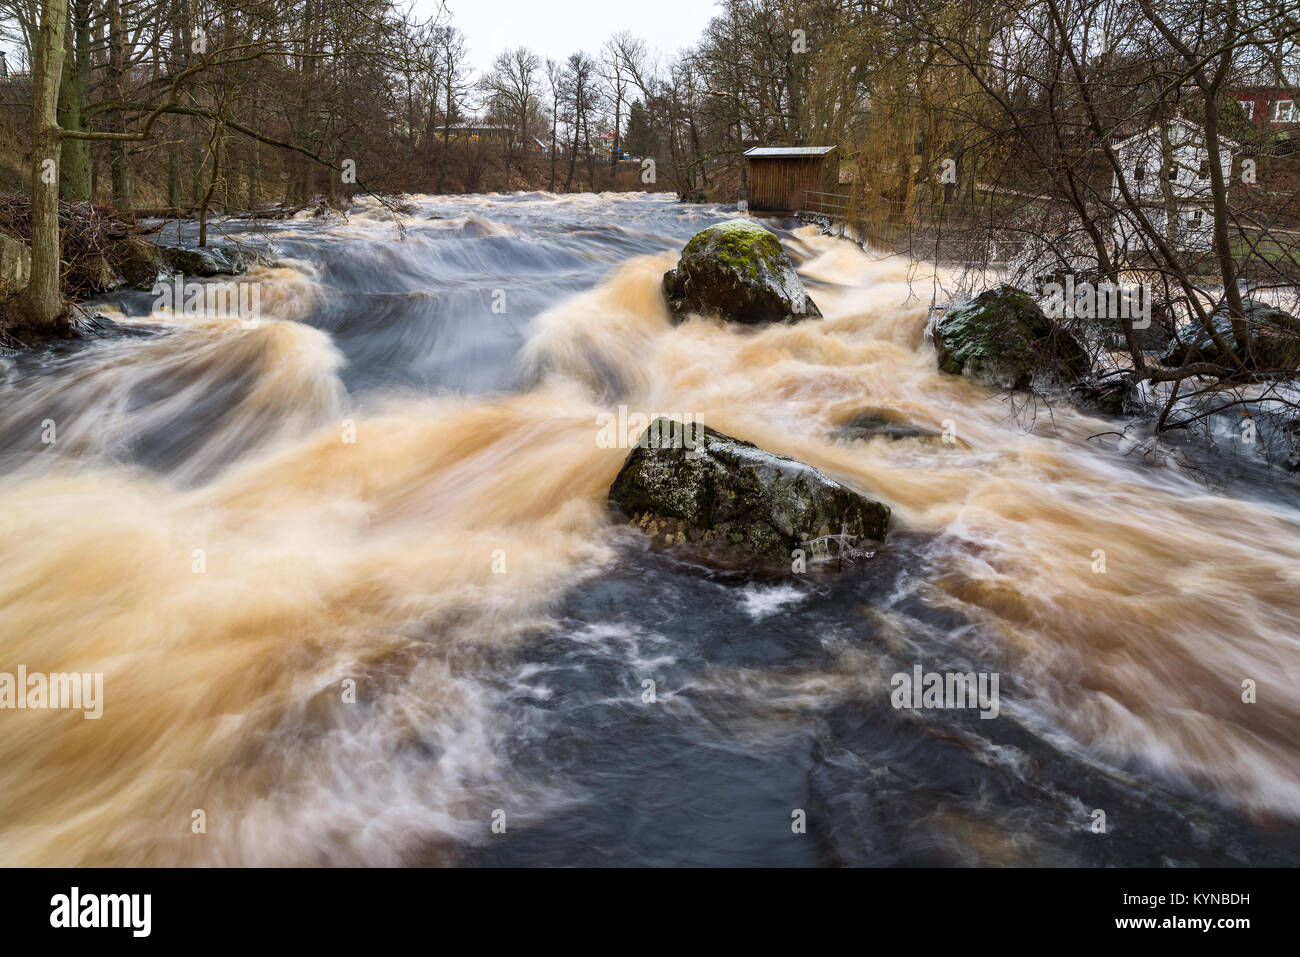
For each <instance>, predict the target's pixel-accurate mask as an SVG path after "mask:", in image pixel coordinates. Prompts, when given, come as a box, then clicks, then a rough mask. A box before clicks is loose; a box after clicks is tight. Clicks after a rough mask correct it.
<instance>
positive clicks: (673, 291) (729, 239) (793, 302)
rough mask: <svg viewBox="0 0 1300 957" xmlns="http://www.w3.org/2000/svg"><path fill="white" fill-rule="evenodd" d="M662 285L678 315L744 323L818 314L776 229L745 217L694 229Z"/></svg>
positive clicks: (669, 305)
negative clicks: (719, 317) (783, 247)
mask: <svg viewBox="0 0 1300 957" xmlns="http://www.w3.org/2000/svg"><path fill="white" fill-rule="evenodd" d="M663 284H664V295H665V296H666V297H667V299H668V308H669V309H671V310H672V312H673V315H674V316H675V317H677V318H678V319H684V318H685V317H686V316H687V315H689V314H690V313H698V314H700V315H706V316H721V317H722V318H723V319H729V320H731V321H733V322H745V323H760V322H796V321H798V320H800V319H807V318H809V317H813V318H821V311H820V310H819V309H818V308H817V304H816V303H814V302H813V301H812V297H811V296H809V295H808V292H807V290H806V289H804V286H803V283H802V282H801V281H800V280H799V276H798V274H797V273H796V272H795V270H794V264H793V263H792V262H791V261H790V257H788V256H787V255H786V254H785V252H784V251H783V250H782V249H781V241H780V240H779V239H777V238H776V234H775V233H773V232H772V231H771V230H768V229H765V228H764V227H763V226H761V225H760V224H758V223H756V222H754V221H753V220H750V219H730V220H727V221H726V222H723V223H717V224H715V225H713V226H710V227H708V228H707V229H703V230H701V231H700V232H698V233H696V234H695V235H694V236H693V237H692V238H691V241H690V242H688V243H687V244H686V247H685V248H684V249H683V250H682V257H681V260H680V261H679V262H678V263H677V266H676V267H675V268H673V269H670V270H668V272H666V273H664V282H663Z"/></svg>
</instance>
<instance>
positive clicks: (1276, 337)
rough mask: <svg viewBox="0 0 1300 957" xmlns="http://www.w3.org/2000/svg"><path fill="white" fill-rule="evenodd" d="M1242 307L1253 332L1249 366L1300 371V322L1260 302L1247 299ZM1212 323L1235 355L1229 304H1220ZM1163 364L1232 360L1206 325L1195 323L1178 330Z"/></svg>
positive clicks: (1269, 369)
mask: <svg viewBox="0 0 1300 957" xmlns="http://www.w3.org/2000/svg"><path fill="white" fill-rule="evenodd" d="M1242 307H1243V309H1244V311H1245V313H1246V321H1247V323H1248V324H1249V330H1250V333H1249V334H1250V353H1251V355H1250V357H1249V361H1246V367H1247V368H1250V369H1257V370H1260V371H1264V372H1290V371H1293V370H1294V369H1296V368H1300V319H1297V318H1296V317H1295V316H1293V315H1291V314H1290V313H1289V312H1283V311H1282V310H1281V309H1278V308H1277V307H1276V306H1270V305H1269V304H1268V303H1265V302H1260V301H1258V300H1256V299H1246V300H1244V301H1243V302H1242ZM1210 323H1211V325H1212V326H1213V327H1214V331H1215V332H1217V333H1219V335H1220V336H1221V338H1222V339H1223V340H1224V342H1225V343H1226V344H1227V345H1228V347H1229V348H1230V349H1231V350H1232V351H1233V353H1234V354H1235V353H1236V352H1237V351H1238V349H1237V342H1236V339H1235V338H1234V334H1233V331H1232V319H1231V318H1230V316H1229V312H1228V307H1227V305H1226V304H1222V303H1221V304H1220V305H1219V307H1218V309H1216V310H1215V312H1214V314H1213V315H1212V316H1211V317H1210ZM1160 361H1161V362H1162V363H1164V364H1165V365H1168V366H1181V365H1183V364H1184V363H1187V362H1222V363H1224V364H1227V363H1228V361H1229V360H1228V358H1227V357H1226V356H1222V355H1220V353H1219V347H1218V346H1217V345H1215V343H1214V340H1213V339H1212V338H1211V337H1210V336H1209V335H1208V334H1207V333H1206V332H1205V327H1204V325H1203V324H1202V323H1201V322H1200V321H1198V320H1194V321H1192V322H1188V323H1185V324H1183V325H1182V326H1180V327H1179V328H1178V330H1177V331H1176V332H1175V333H1174V342H1173V343H1172V344H1171V345H1170V347H1169V349H1168V350H1167V351H1166V352H1165V354H1164V355H1162V356H1161V357H1160Z"/></svg>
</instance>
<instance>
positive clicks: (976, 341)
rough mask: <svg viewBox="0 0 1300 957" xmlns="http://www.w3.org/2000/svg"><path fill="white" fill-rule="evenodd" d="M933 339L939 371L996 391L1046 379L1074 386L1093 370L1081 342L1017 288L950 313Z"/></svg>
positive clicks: (997, 291) (988, 293)
mask: <svg viewBox="0 0 1300 957" xmlns="http://www.w3.org/2000/svg"><path fill="white" fill-rule="evenodd" d="M933 338H934V345H935V348H936V349H937V350H938V352H939V368H940V369H941V370H943V371H944V372H948V373H951V374H953V375H964V376H966V377H967V378H970V379H973V380H975V381H976V382H979V383H980V384H982V385H985V386H988V387H989V388H992V389H1025V388H1028V387H1029V386H1030V385H1031V384H1032V383H1033V382H1034V381H1035V380H1036V379H1042V378H1049V379H1058V380H1062V381H1065V382H1072V381H1074V380H1076V379H1078V378H1080V377H1082V376H1083V375H1084V374H1086V373H1087V371H1088V368H1089V365H1090V362H1089V360H1088V354H1087V352H1086V351H1085V350H1084V348H1083V346H1082V345H1081V344H1080V343H1079V341H1078V340H1077V339H1075V338H1074V337H1073V336H1072V335H1070V334H1069V333H1068V332H1066V331H1065V329H1063V328H1062V327H1061V326H1059V325H1058V324H1056V323H1054V322H1053V321H1052V320H1051V319H1049V318H1047V316H1046V315H1045V314H1044V313H1043V310H1042V309H1040V308H1039V307H1038V304H1037V303H1035V302H1034V300H1033V298H1032V297H1031V296H1030V295H1029V294H1028V293H1026V292H1024V291H1022V290H1020V289H1017V288H1015V287H1014V286H1008V285H1002V286H999V287H997V288H996V289H989V290H986V291H985V292H982V293H980V294H979V295H978V296H977V297H976V298H975V299H974V300H972V301H971V302H968V303H966V304H964V305H961V306H958V307H957V308H955V309H950V310H949V311H948V312H947V313H945V314H944V315H943V316H942V317H941V318H940V319H939V320H938V322H936V323H935V326H934V332H933Z"/></svg>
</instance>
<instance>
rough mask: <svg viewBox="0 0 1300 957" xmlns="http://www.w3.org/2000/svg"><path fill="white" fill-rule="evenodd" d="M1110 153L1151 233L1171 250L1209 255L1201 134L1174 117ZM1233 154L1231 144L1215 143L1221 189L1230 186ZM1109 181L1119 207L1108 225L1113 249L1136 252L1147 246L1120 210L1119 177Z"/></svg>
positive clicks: (1209, 211)
mask: <svg viewBox="0 0 1300 957" xmlns="http://www.w3.org/2000/svg"><path fill="white" fill-rule="evenodd" d="M1162 127H1163V128H1162ZM1114 149H1115V155H1116V157H1117V159H1118V160H1119V166H1120V169H1121V170H1122V172H1123V175H1124V183H1125V185H1126V186H1127V187H1128V190H1129V193H1130V194H1131V195H1132V196H1133V197H1134V198H1135V199H1136V200H1137V202H1138V205H1139V207H1140V208H1141V209H1142V212H1143V213H1144V214H1145V216H1146V218H1147V220H1148V221H1149V222H1150V223H1151V225H1152V226H1153V227H1155V229H1156V231H1157V232H1159V233H1160V235H1161V236H1162V237H1163V238H1164V239H1165V240H1166V241H1168V242H1170V243H1171V245H1173V246H1174V248H1176V249H1182V250H1201V249H1210V248H1211V247H1212V245H1213V237H1214V212H1213V202H1212V200H1211V198H1210V154H1209V151H1208V150H1207V149H1206V148H1205V132H1204V131H1203V130H1202V129H1201V128H1200V127H1199V126H1197V125H1196V124H1195V123H1192V122H1189V121H1188V120H1185V119H1183V118H1181V117H1176V118H1174V119H1172V120H1169V121H1167V122H1165V123H1164V124H1157V125H1155V126H1152V127H1151V128H1150V129H1147V130H1145V131H1143V132H1141V133H1136V134H1133V135H1132V136H1127V137H1124V138H1123V139H1119V140H1117V141H1116V142H1115V147H1114ZM1239 149H1240V147H1239V146H1238V144H1236V143H1234V142H1232V141H1231V140H1225V139H1223V138H1220V139H1219V163H1220V166H1221V168H1222V170H1223V179H1224V182H1225V183H1229V182H1231V178H1232V158H1233V156H1234V155H1235V154H1236V152H1237V151H1238V150H1239ZM1111 180H1112V196H1111V198H1112V200H1114V201H1115V202H1116V203H1118V204H1119V205H1120V211H1119V212H1118V214H1117V215H1116V218H1115V224H1114V239H1115V245H1116V246H1117V247H1118V248H1119V250H1120V251H1124V250H1127V251H1129V252H1140V251H1141V250H1143V249H1145V248H1147V246H1148V245H1149V242H1150V241H1149V240H1147V239H1146V238H1145V236H1144V234H1143V233H1142V231H1141V229H1140V228H1139V226H1138V223H1137V218H1136V216H1135V215H1134V214H1133V212H1132V211H1131V210H1129V209H1127V208H1126V204H1124V201H1123V199H1122V195H1121V192H1120V174H1119V173H1115V174H1114V175H1113V176H1112V178H1111Z"/></svg>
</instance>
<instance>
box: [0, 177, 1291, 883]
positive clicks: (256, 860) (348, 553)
mask: <svg viewBox="0 0 1300 957" xmlns="http://www.w3.org/2000/svg"><path fill="white" fill-rule="evenodd" d="M729 215H733V214H732V213H729V212H728V211H727V210H725V209H723V208H721V207H710V206H684V205H679V204H676V203H672V202H669V201H667V200H666V199H665V198H664V197H662V196H652V195H640V196H625V195H624V196H614V195H605V196H590V195H588V196H578V197H572V196H565V197H556V196H551V195H547V194H529V195H512V196H488V197H466V198H447V197H416V198H413V199H412V200H411V203H410V205H409V206H408V207H406V208H405V212H403V213H402V214H401V215H400V217H398V218H400V220H401V223H402V225H403V227H404V228H403V229H401V230H399V229H398V227H397V225H396V223H395V220H394V215H393V214H391V213H390V212H389V211H388V210H386V209H383V208H381V207H379V206H377V205H373V204H372V205H366V206H363V207H360V208H358V209H357V210H354V211H353V213H352V214H351V215H350V216H349V217H348V219H347V221H346V222H343V221H339V222H333V223H326V224H322V223H320V222H313V221H304V222H289V223H283V224H275V225H274V226H273V227H269V228H267V229H264V230H261V231H250V230H247V229H245V231H244V232H243V233H242V234H240V235H238V236H237V237H236V238H237V239H238V240H239V241H240V242H244V243H248V244H250V245H254V246H260V247H262V248H264V249H265V250H266V251H267V252H269V253H270V254H272V255H273V256H275V257H277V262H278V265H277V266H276V267H274V268H267V267H259V268H258V269H257V270H255V271H254V273H253V274H252V278H254V279H256V280H257V281H258V282H259V283H260V284H261V285H260V293H261V299H260V301H261V321H260V322H259V323H257V324H256V325H255V326H251V327H249V326H246V325H245V324H243V323H241V321H240V320H239V318H238V317H237V316H230V317H226V318H212V317H208V318H202V319H198V318H192V319H187V318H185V317H184V316H183V315H182V316H177V315H173V314H170V313H166V312H157V313H152V307H153V305H154V303H153V297H152V296H150V295H148V294H145V293H138V294H123V295H120V296H118V297H116V298H115V299H114V300H113V301H112V302H111V303H108V304H105V306H104V307H103V308H104V309H105V310H106V312H107V314H109V315H110V316H112V317H113V318H115V319H117V320H118V321H119V322H122V323H124V324H126V325H128V326H130V327H131V328H132V329H133V330H134V333H133V334H132V335H125V336H114V337H110V338H106V339H104V340H101V341H97V342H93V343H90V344H86V345H84V346H79V347H77V348H73V349H68V350H64V351H58V352H54V353H50V354H45V355H40V356H33V355H27V356H19V357H11V358H10V359H7V360H4V363H3V365H0V455H2V456H3V459H2V461H3V466H4V477H3V479H2V480H0V606H2V609H3V610H2V613H0V671H8V672H14V671H15V670H16V668H17V666H19V665H25V666H26V668H27V670H28V671H29V672H36V671H40V672H46V673H53V672H70V671H76V672H91V673H94V672H102V673H103V675H104V686H103V687H104V702H103V716H102V718H100V719H98V720H87V719H85V718H83V716H82V714H81V713H80V712H73V711H55V710H43V711H41V710H6V711H0V864H110V865H135V864H471V865H495V864H787V865H817V864H873V865H874V864H879V865H892V864H1107V865H1127V864H1209V863H1244V864H1279V863H1291V864H1295V863H1298V862H1300V734H1297V731H1298V729H1300V639H1298V638H1297V623H1298V622H1300V534H1298V533H1300V507H1297V503H1296V498H1295V495H1294V492H1293V491H1291V492H1285V493H1284V492H1283V491H1281V490H1279V489H1278V488H1276V487H1273V486H1268V485H1259V484H1257V485H1253V486H1252V485H1240V484H1238V485H1236V486H1234V487H1233V489H1232V490H1230V491H1225V490H1224V489H1222V488H1219V489H1217V490H1216V489H1215V488H1214V487H1213V486H1208V485H1207V484H1206V483H1205V482H1204V481H1203V476H1202V475H1200V474H1199V473H1195V472H1188V471H1187V470H1184V469H1181V468H1180V467H1179V466H1178V464H1177V460H1176V459H1174V458H1171V457H1161V456H1154V455H1151V454H1141V453H1140V452H1139V451H1135V449H1134V447H1133V445H1132V444H1131V443H1128V442H1125V441H1123V440H1121V439H1119V438H1118V437H1117V436H1115V435H1113V434H1112V435H1102V434H1101V433H1108V432H1113V430H1114V428H1115V425H1114V423H1113V422H1106V421H1102V420H1098V419H1093V418H1089V417H1086V416H1084V415H1082V414H1081V413H1079V412H1076V411H1072V410H1071V409H1069V408H1067V407H1065V406H1063V405H1059V404H1058V405H1055V406H1054V407H1051V408H1047V407H1046V406H1039V407H1038V408H1036V409H1034V408H1027V407H1025V406H1024V404H1023V403H1013V402H1009V401H1008V400H1007V399H1006V398H1005V397H1000V396H996V395H992V394H989V393H986V392H984V391H982V390H980V389H978V388H977V387H975V386H973V385H971V384H970V383H968V382H966V381H964V380H960V379H957V378H953V377H949V376H944V375H942V374H940V373H938V372H937V371H936V365H935V357H934V353H933V349H932V348H931V346H930V345H929V344H928V343H927V342H926V341H925V337H924V329H925V323H926V306H927V305H928V303H929V302H930V300H931V290H932V285H933V282H934V281H935V277H932V276H931V275H930V274H928V273H926V272H925V271H924V270H923V269H922V268H921V267H918V266H917V265H916V264H913V263H908V262H905V261H902V260H898V259H889V258H880V257H877V256H873V255H871V254H869V253H868V252H864V251H863V250H862V249H860V248H858V247H857V246H855V245H853V244H852V243H850V242H847V241H845V240H839V239H833V238H828V237H822V236H819V235H816V234H815V232H814V231H813V230H811V229H808V228H804V229H798V230H794V231H786V230H782V233H781V235H782V238H783V241H784V243H785V245H786V248H787V250H789V251H790V252H791V253H792V255H794V256H795V258H796V260H797V262H798V266H799V271H800V273H801V275H802V276H803V277H804V279H805V282H806V283H807V284H808V287H809V290H810V291H811V293H812V295H813V297H814V298H815V299H816V301H817V303H818V305H819V306H820V308H821V309H822V311H823V312H824V313H825V316H826V318H825V320H823V321H806V322H803V323H800V324H797V325H793V326H772V327H765V328H761V329H757V330H755V329H749V328H739V327H723V326H721V325H718V324H716V323H712V322H706V321H692V322H688V323H686V324H683V325H674V324H673V323H672V322H671V321H670V319H669V316H668V314H667V312H666V309H665V306H664V304H663V302H662V298H661V294H660V291H659V281H660V277H661V275H662V273H663V272H664V270H665V269H667V268H669V267H670V266H671V265H672V263H673V261H674V258H675V256H676V253H677V251H679V250H680V248H681V245H682V243H683V241H684V240H685V239H686V238H688V237H689V236H690V235H692V234H693V233H694V232H695V231H697V230H698V229H699V228H701V227H702V226H704V225H707V224H708V223H710V222H715V221H717V220H719V219H722V218H725V217H727V216H729ZM772 225H774V226H779V225H780V224H775V223H774V224H772ZM785 225H786V226H792V225H793V224H789V223H787V224H785ZM226 228H227V229H230V228H232V227H230V226H229V225H228V226H227V227H226ZM939 278H940V279H941V278H942V277H939ZM151 313H152V314H151ZM620 404H621V405H625V406H626V407H627V408H628V409H629V410H631V411H641V412H644V413H647V414H648V413H651V412H657V411H664V412H673V413H678V414H695V415H700V416H701V417H702V419H703V421H705V422H707V423H708V424H709V425H710V426H712V427H713V428H715V429H718V430H720V431H722V432H725V433H728V434H730V435H735V436H738V437H741V438H746V439H749V440H752V441H754V442H756V443H757V444H759V445H761V446H763V447H766V448H769V449H772V450H774V451H778V452H782V453H786V454H790V455H793V456H795V457H797V458H799V459H801V460H803V461H806V462H809V463H812V464H814V465H816V466H817V467H818V468H820V469H822V470H823V471H824V472H826V473H827V474H829V475H831V476H833V477H835V478H837V479H838V480H840V481H842V482H845V483H847V484H848V485H850V486H852V487H854V488H856V489H858V490H860V491H862V492H864V493H866V494H868V495H869V496H871V497H874V498H878V499H880V500H883V501H885V502H887V503H888V504H889V505H890V506H891V507H892V508H893V512H894V526H893V530H892V531H891V533H890V537H889V541H888V542H887V543H886V545H885V546H884V547H883V548H881V549H880V550H879V551H878V552H877V553H876V555H875V557H874V558H871V559H870V560H868V561H865V562H859V563H858V564H855V565H852V566H846V567H844V568H843V569H842V570H838V571H834V570H823V569H820V568H817V567H814V568H813V569H812V570H811V571H809V572H808V573H806V574H794V573H791V574H788V575H773V574H765V575H759V574H757V573H754V572H751V571H749V570H747V569H745V568H744V567H739V566H738V567H718V566H716V565H705V564H701V563H700V562H699V561H697V560H696V558H695V556H693V555H692V554H691V553H689V552H686V551H682V550H680V549H674V548H663V547H659V546H656V545H653V544H652V543H650V542H649V541H647V540H646V538H645V537H644V536H643V534H642V533H641V532H640V531H638V530H636V529H634V528H631V527H629V526H628V525H626V524H624V523H623V522H621V521H620V520H619V519H618V518H617V517H616V516H615V515H613V514H612V513H611V512H610V511H609V509H608V506H607V504H606V492H607V490H608V487H609V485H610V482H611V481H612V479H613V478H614V476H615V474H616V473H617V471H618V469H619V467H620V465H621V464H622V462H623V459H624V457H625V455H626V450H624V449H619V448H604V447H602V443H601V442H599V441H598V433H599V431H600V430H599V428H598V426H597V416H599V415H600V414H601V413H603V412H610V411H617V409H618V406H619V405H620ZM868 409H869V410H875V411H879V412H883V413H886V414H889V415H892V416H895V417H897V418H901V419H903V420H906V421H907V422H910V423H913V424H915V425H919V426H924V427H929V428H932V429H935V430H942V429H944V428H948V429H949V430H950V431H955V433H956V436H957V437H958V439H959V440H960V441H959V442H957V443H954V444H951V445H944V444H940V443H932V442H925V441H921V440H903V441H888V440H886V439H873V440H871V441H866V442H863V441H857V442H837V441H835V440H833V439H832V437H831V433H832V432H833V430H834V429H835V427H836V426H838V425H839V424H841V423H842V422H844V421H845V420H846V419H848V418H849V417H851V416H852V415H853V414H855V413H857V412H859V411H862V410H868ZM51 426H52V427H53V430H54V431H53V437H54V441H52V442H51V441H48V439H49V438H50V437H51V433H50V428H51ZM605 444H607V443H605ZM1098 550H1102V551H1104V561H1105V571H1104V573H1102V572H1099V571H1097V570H1095V569H1097V568H1098V564H1097V562H1098V558H1097V552H1098ZM918 664H919V665H922V666H923V667H924V669H925V670H927V671H955V670H960V671H963V672H967V671H976V672H995V673H997V674H999V675H1000V677H1001V685H1000V692H1001V693H1000V698H1001V708H1000V713H999V715H998V717H997V718H996V719H993V720H982V719H980V718H979V717H978V714H977V713H975V712H973V711H954V710H896V709H895V708H894V707H893V706H892V705H891V703H890V676H891V675H892V674H894V673H895V672H900V671H904V672H909V673H910V672H911V670H912V668H913V666H914V665H918ZM1246 680H1250V681H1253V682H1255V685H1256V688H1257V692H1256V693H1257V700H1256V701H1255V702H1254V703H1247V702H1244V701H1243V700H1242V695H1243V692H1242V683H1243V681H1246ZM647 681H651V682H653V683H654V684H653V692H654V693H653V700H652V701H648V700H646V699H647V698H648V697H650V695H649V694H648V692H647V688H649V687H650V686H648V685H647V684H646V682H647ZM350 689H355V690H354V691H351V690H350ZM353 697H355V701H354V700H353ZM1098 810H1101V811H1103V812H1104V814H1105V830H1104V833H1098V832H1097V828H1096V826H1095V824H1096V821H1097V820H1098V818H1097V816H1096V814H1095V812H1096V811H1098ZM196 811H202V812H203V813H202V815H201V816H199V815H196V813H195V812H196ZM800 811H802V812H803V814H804V816H805V817H806V821H807V828H806V833H799V830H800V829H799V828H798V827H795V826H792V822H796V823H797V821H798V819H799V814H798V812H800ZM200 820H201V821H202V823H203V825H204V826H203V827H199V825H198V824H196V822H197V821H200ZM494 824H495V825H496V827H495V828H494ZM503 827H504V833H502V829H503ZM196 830H197V831H199V833H196Z"/></svg>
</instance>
